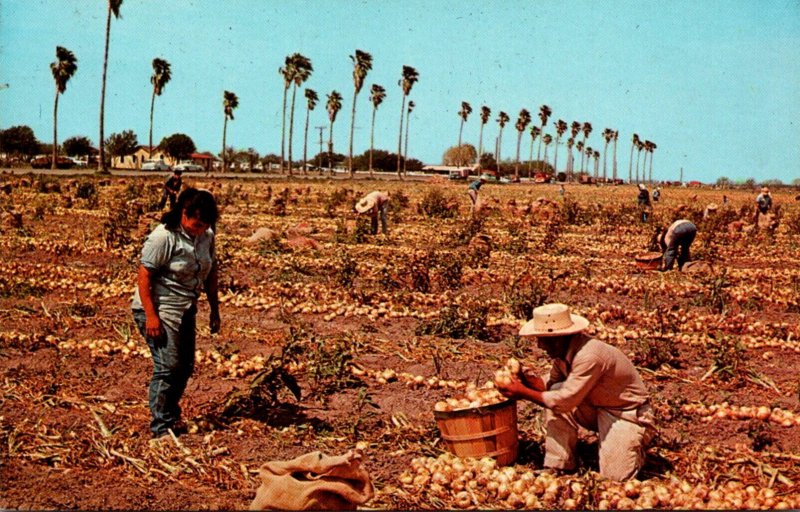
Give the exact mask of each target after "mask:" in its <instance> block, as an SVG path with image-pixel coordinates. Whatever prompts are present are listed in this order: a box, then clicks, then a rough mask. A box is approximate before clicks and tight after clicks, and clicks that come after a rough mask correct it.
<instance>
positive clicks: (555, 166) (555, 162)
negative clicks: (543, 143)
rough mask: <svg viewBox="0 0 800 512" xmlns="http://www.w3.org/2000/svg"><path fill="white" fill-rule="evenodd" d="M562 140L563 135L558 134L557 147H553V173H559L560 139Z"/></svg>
mask: <svg viewBox="0 0 800 512" xmlns="http://www.w3.org/2000/svg"><path fill="white" fill-rule="evenodd" d="M560 140H561V135H556V147H555V149H553V174H556V175H557V174H558V141H560Z"/></svg>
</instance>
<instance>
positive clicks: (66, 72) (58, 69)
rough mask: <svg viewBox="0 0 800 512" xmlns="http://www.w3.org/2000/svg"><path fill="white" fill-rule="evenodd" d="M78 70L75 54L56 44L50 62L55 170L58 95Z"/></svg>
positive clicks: (65, 88)
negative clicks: (53, 99) (54, 53)
mask: <svg viewBox="0 0 800 512" xmlns="http://www.w3.org/2000/svg"><path fill="white" fill-rule="evenodd" d="M77 70H78V59H77V58H76V57H75V54H74V53H72V52H71V51H69V50H67V49H66V48H64V47H63V46H56V61H55V62H51V63H50V71H52V72H53V80H55V82H56V99H55V103H54V105H53V159H52V161H51V162H50V165H51V169H53V170H55V168H56V162H57V158H58V97H59V96H61V95H62V94H64V92H65V91H66V90H67V82H69V79H70V78H72V75H74V74H75V72H76V71H77Z"/></svg>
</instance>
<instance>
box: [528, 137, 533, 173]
mask: <svg viewBox="0 0 800 512" xmlns="http://www.w3.org/2000/svg"><path fill="white" fill-rule="evenodd" d="M532 169H533V137H531V151H530V154H529V155H528V179H531V170H532Z"/></svg>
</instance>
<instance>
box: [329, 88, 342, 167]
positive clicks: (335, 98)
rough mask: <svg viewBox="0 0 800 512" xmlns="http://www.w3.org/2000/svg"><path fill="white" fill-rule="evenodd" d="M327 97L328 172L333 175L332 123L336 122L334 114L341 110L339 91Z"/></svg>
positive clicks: (332, 92)
mask: <svg viewBox="0 0 800 512" xmlns="http://www.w3.org/2000/svg"><path fill="white" fill-rule="evenodd" d="M327 96H328V103H327V104H326V105H325V108H326V109H327V110H328V119H329V120H330V122H331V127H330V130H329V133H328V171H329V172H330V173H331V175H332V174H333V123H334V122H336V114H338V113H339V111H340V110H341V109H342V95H341V94H339V91H331V93H330V94H328V95H327Z"/></svg>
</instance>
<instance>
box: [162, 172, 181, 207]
mask: <svg viewBox="0 0 800 512" xmlns="http://www.w3.org/2000/svg"><path fill="white" fill-rule="evenodd" d="M182 174H183V171H172V176H170V177H169V178H167V181H165V182H164V192H163V193H162V194H161V202H160V203H158V209H159V210H163V209H164V206H165V205H166V204H167V199H169V207H170V209H172V207H173V206H174V205H175V199H176V198H177V197H178V194H180V192H181V186H182V185H183V178H181V175H182Z"/></svg>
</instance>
